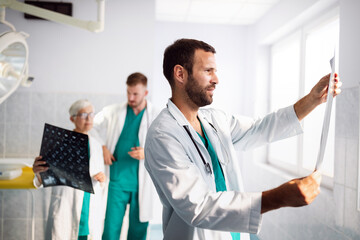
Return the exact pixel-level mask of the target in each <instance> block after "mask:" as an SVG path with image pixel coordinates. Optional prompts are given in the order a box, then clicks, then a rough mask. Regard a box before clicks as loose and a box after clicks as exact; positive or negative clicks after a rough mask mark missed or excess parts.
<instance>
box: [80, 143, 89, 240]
mask: <svg viewBox="0 0 360 240" xmlns="http://www.w3.org/2000/svg"><path fill="white" fill-rule="evenodd" d="M88 156H89V161H90V144H89V143H88ZM89 209H90V193H88V192H84V198H83V204H82V208H81V215H80V224H79V234H78V236H79V239H80V238H81V237H82V236H87V235H89V233H90V231H89Z"/></svg>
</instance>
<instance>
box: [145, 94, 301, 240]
mask: <svg viewBox="0 0 360 240" xmlns="http://www.w3.org/2000/svg"><path fill="white" fill-rule="evenodd" d="M198 116H199V119H200V121H201V122H202V124H203V127H204V129H205V132H206V134H207V136H208V138H209V140H210V142H211V144H212V145H213V147H214V149H215V151H216V153H217V156H218V159H219V162H220V164H221V167H222V169H223V172H224V176H225V181H226V186H227V191H226V192H216V186H215V179H214V174H210V173H209V172H207V171H206V169H205V166H204V163H203V162H202V160H201V157H200V154H199V153H198V152H197V150H196V148H195V146H194V144H193V142H192V141H191V139H190V137H189V135H188V134H187V132H186V131H185V129H184V127H183V126H184V125H186V126H189V130H190V132H191V135H192V137H193V138H194V140H195V142H196V144H197V146H198V147H199V149H200V151H201V154H202V155H203V156H204V158H205V160H206V162H208V163H209V164H210V166H211V169H213V168H212V164H211V158H210V155H209V153H208V151H207V149H206V148H205V146H204V144H203V143H202V141H201V139H200V138H199V136H198V135H197V133H196V131H195V130H194V129H193V128H192V126H191V125H190V124H189V122H188V121H187V119H186V118H185V117H184V115H183V114H182V113H181V111H180V110H179V109H178V108H177V107H176V106H175V105H174V104H173V103H172V102H171V101H170V100H169V102H168V107H167V108H166V109H164V110H163V111H162V112H161V113H160V114H159V116H158V118H156V120H155V121H154V122H153V124H152V125H151V127H150V129H149V132H148V136H147V140H146V146H145V157H146V161H145V167H146V169H147V170H148V172H149V173H150V176H151V178H152V179H153V181H154V185H155V187H156V190H157V192H158V194H159V197H160V200H161V201H162V204H163V232H164V239H171V240H176V239H181V240H187V239H189V240H190V239H191V240H192V239H194V240H195V239H196V240H200V239H201V240H205V239H206V240H212V239H219V240H220V239H221V240H224V239H231V235H230V233H228V232H245V233H257V232H258V231H259V229H260V225H261V213H260V211H261V193H245V192H243V186H242V180H241V172H240V169H239V164H238V162H237V156H236V152H235V148H236V149H242V150H246V149H250V148H253V147H256V146H259V145H262V144H265V143H269V142H273V141H276V140H280V139H283V138H286V137H290V136H293V135H296V134H299V133H301V132H302V128H301V125H300V123H299V121H298V119H297V117H296V114H295V112H294V110H293V106H290V107H288V108H284V109H280V110H279V111H277V112H274V113H271V114H269V115H267V116H266V117H265V118H263V119H258V120H256V121H254V120H252V119H249V118H244V117H241V118H240V117H239V118H237V117H234V116H231V115H227V114H225V113H224V112H222V111H219V110H215V109H210V108H204V109H200V110H199V112H198ZM211 125H213V127H212V126H211ZM224 231H226V232H224ZM241 237H242V239H246V238H247V239H248V237H249V235H248V234H242V235H241Z"/></svg>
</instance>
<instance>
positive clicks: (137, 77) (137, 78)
mask: <svg viewBox="0 0 360 240" xmlns="http://www.w3.org/2000/svg"><path fill="white" fill-rule="evenodd" d="M137 84H142V85H144V86H145V87H146V86H147V77H146V76H145V75H144V74H142V73H139V72H135V73H132V74H130V75H129V76H128V78H127V80H126V85H128V86H135V85H137Z"/></svg>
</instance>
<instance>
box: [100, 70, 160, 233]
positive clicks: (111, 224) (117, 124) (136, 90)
mask: <svg viewBox="0 0 360 240" xmlns="http://www.w3.org/2000/svg"><path fill="white" fill-rule="evenodd" d="M126 84H127V102H126V103H124V104H115V105H111V106H107V107H105V108H104V109H103V110H102V112H100V113H99V114H98V115H97V116H96V117H95V125H94V129H95V136H98V137H99V138H100V139H101V140H102V143H103V153H104V161H105V164H108V165H110V183H109V193H108V201H107V209H106V217H105V225H104V232H103V236H102V239H103V240H119V237H120V233H121V227H122V225H123V218H124V214H125V210H126V206H127V204H129V205H130V211H129V230H128V233H127V236H128V239H136V240H141V239H146V234H147V229H148V225H149V220H150V218H151V216H152V215H151V213H150V212H151V210H152V207H151V205H148V204H149V203H151V201H152V200H151V198H152V197H151V194H150V195H149V194H148V192H149V191H152V188H153V187H152V182H151V180H150V178H149V177H148V175H147V173H146V170H145V168H144V163H143V161H144V148H143V146H144V143H145V137H146V132H147V128H148V127H149V126H150V123H151V121H152V120H153V119H154V118H155V115H154V114H153V111H152V107H151V104H150V103H149V102H148V101H147V100H146V96H147V94H148V90H147V78H146V76H144V75H143V74H141V73H133V74H131V75H130V76H129V77H128V79H127V82H126ZM149 184H151V186H150V185H149ZM154 194H155V191H154ZM143 199H144V200H145V201H146V202H145V201H142V200H143Z"/></svg>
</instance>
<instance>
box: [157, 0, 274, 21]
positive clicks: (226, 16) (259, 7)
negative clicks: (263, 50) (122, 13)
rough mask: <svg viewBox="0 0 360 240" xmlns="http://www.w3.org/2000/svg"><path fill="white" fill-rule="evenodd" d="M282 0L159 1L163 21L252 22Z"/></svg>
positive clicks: (158, 8) (158, 18)
mask: <svg viewBox="0 0 360 240" xmlns="http://www.w3.org/2000/svg"><path fill="white" fill-rule="evenodd" d="M278 2H279V0H156V19H157V20H159V21H176V22H198V23H219V24H236V25H249V24H253V23H255V22H256V21H257V20H258V19H260V18H261V17H262V16H263V15H264V14H265V13H266V12H267V11H269V10H270V9H271V8H272V7H273V6H274V5H275V4H277V3H278Z"/></svg>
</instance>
